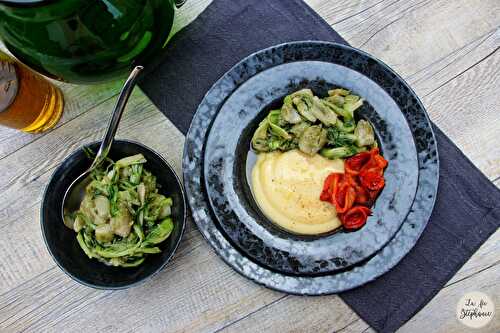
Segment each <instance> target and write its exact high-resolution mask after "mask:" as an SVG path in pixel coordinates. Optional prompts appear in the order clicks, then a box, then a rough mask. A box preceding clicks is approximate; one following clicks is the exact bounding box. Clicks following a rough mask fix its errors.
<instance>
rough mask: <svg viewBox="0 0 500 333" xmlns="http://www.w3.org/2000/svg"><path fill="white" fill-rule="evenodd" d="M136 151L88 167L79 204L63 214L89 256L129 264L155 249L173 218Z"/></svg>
mask: <svg viewBox="0 0 500 333" xmlns="http://www.w3.org/2000/svg"><path fill="white" fill-rule="evenodd" d="M146 162H147V161H146V159H145V158H144V156H143V155H142V154H137V155H133V156H128V157H125V158H122V159H120V160H118V161H116V162H113V161H111V160H109V159H108V160H107V162H106V163H104V165H101V166H100V167H98V168H96V169H95V170H93V171H92V174H91V177H92V181H91V183H90V184H89V185H88V186H87V188H86V190H85V196H84V198H83V200H82V202H81V204H80V209H79V210H78V211H76V212H73V213H72V214H68V215H67V216H65V221H64V224H65V225H66V226H68V227H71V228H72V229H73V230H74V231H75V232H76V233H77V236H76V239H77V241H78V244H79V245H80V247H81V248H82V250H83V251H84V252H85V254H86V255H87V256H88V257H89V258H96V259H97V260H99V261H101V262H103V263H105V264H107V265H111V266H120V267H135V266H138V265H140V264H141V263H143V262H144V259H145V257H146V255H148V254H155V253H160V252H161V250H160V248H159V247H158V246H157V245H158V244H160V243H161V242H163V241H164V240H166V239H167V238H168V237H169V236H170V234H171V232H172V230H173V229H174V224H173V222H172V219H171V218H170V215H171V207H172V204H173V202H172V199H171V198H167V197H165V196H164V195H162V194H160V193H158V186H157V184H156V177H155V176H154V175H153V174H152V173H151V172H149V171H148V170H146V169H145V168H144V164H145V163H146Z"/></svg>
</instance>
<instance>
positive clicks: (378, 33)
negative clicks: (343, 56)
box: [320, 0, 500, 75]
mask: <svg viewBox="0 0 500 333" xmlns="http://www.w3.org/2000/svg"><path fill="white" fill-rule="evenodd" d="M372 4H373V3H372V2H370V4H369V6H368V7H367V9H366V10H364V11H359V10H358V11H359V14H357V15H354V16H352V17H349V18H348V19H345V20H342V21H341V22H338V23H336V21H337V20H336V18H335V16H332V17H330V16H328V13H326V14H325V15H324V16H323V17H324V18H325V19H326V21H327V22H329V23H331V24H332V26H333V28H334V29H336V30H337V31H338V32H339V33H340V34H341V35H342V36H343V37H344V38H345V39H346V40H347V41H348V42H349V43H351V45H353V46H355V47H360V48H362V49H363V50H365V51H367V52H370V53H372V54H374V55H375V56H377V57H379V58H381V59H382V60H384V61H385V62H387V63H388V64H389V65H390V66H392V67H393V68H394V69H395V70H396V71H398V72H399V73H401V74H402V75H408V74H412V73H415V72H416V71H418V70H420V69H422V68H424V67H426V66H427V65H428V64H430V63H433V62H434V61H436V60H437V59H440V58H442V57H443V56H445V55H446V54H448V53H449V51H450V50H456V49H459V48H461V47H462V46H463V45H466V44H468V43H470V42H472V41H474V40H476V39H478V38H479V37H481V36H483V35H485V34H486V33H487V32H490V31H492V30H493V29H495V28H497V27H498V26H499V25H500V16H499V15H498V13H499V11H500V4H499V2H498V1H495V0H486V1H483V0H457V1H446V0H441V1H427V0H425V1H423V0H411V1H394V0H386V1H380V2H379V3H377V4H376V5H375V6H371V7H370V5H372ZM320 14H321V12H320Z"/></svg>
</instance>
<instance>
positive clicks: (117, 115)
mask: <svg viewBox="0 0 500 333" xmlns="http://www.w3.org/2000/svg"><path fill="white" fill-rule="evenodd" d="M143 69H144V67H142V66H136V67H135V68H134V69H133V70H132V72H131V73H130V75H129V77H128V78H127V81H125V84H124V85H123V88H122V90H121V91H120V95H119V96H118V101H117V102H116V105H115V108H114V110H113V115H112V116H111V119H110V120H109V124H108V129H107V130H106V134H105V135H104V138H103V140H102V142H101V146H100V147H99V151H98V152H97V154H96V157H95V159H94V162H93V163H92V165H91V167H90V170H92V169H94V168H95V167H97V166H98V165H99V164H100V163H101V162H102V161H103V160H104V159H105V158H106V157H107V156H108V153H109V149H110V148H111V144H112V143H113V139H114V138H115V134H116V130H117V129H118V123H119V122H120V119H121V117H122V114H123V110H125V105H126V104H127V101H128V98H129V97H130V94H131V93H132V90H134V87H135V84H136V82H137V77H138V76H139V73H140V72H141V71H142V70H143Z"/></svg>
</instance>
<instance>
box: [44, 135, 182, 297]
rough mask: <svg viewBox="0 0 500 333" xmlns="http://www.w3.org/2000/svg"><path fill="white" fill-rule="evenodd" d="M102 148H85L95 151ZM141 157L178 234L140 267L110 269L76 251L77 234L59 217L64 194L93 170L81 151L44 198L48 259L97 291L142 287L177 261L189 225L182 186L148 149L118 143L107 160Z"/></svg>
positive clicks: (64, 166)
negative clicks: (166, 200) (169, 204)
mask: <svg viewBox="0 0 500 333" xmlns="http://www.w3.org/2000/svg"><path fill="white" fill-rule="evenodd" d="M99 144H100V142H94V143H91V144H89V145H86V147H88V148H90V149H92V150H93V151H97V149H98V148H99ZM138 153H141V154H143V155H144V157H145V158H146V159H147V163H146V165H145V168H146V169H148V170H149V171H151V172H152V173H153V175H155V176H156V178H157V183H158V184H159V185H160V186H161V188H160V193H161V194H164V195H166V196H169V197H171V198H172V199H173V202H174V204H173V206H172V220H173V222H174V230H173V231H172V234H171V235H170V237H169V238H168V239H167V240H166V241H164V242H163V243H161V244H160V245H159V247H160V248H161V250H162V252H161V253H158V254H150V255H148V257H147V258H146V260H145V261H144V262H143V263H142V264H141V265H140V266H138V267H132V268H124V267H111V266H107V265H105V264H103V263H101V262H99V261H97V260H96V259H89V258H88V257H87V256H86V255H85V253H84V252H83V250H82V249H81V248H80V246H79V245H78V242H77V240H76V233H75V232H74V231H73V230H71V229H69V228H67V227H66V226H65V225H64V223H63V221H62V217H61V205H62V200H63V196H64V192H65V191H66V189H67V188H68V186H69V185H70V184H71V182H72V181H73V180H74V179H76V177H78V176H79V175H80V174H82V173H83V172H84V171H85V170H86V169H87V168H88V167H89V166H90V164H91V162H92V161H91V160H90V159H89V158H88V157H87V156H86V155H85V153H84V151H83V147H82V148H80V149H78V150H77V151H75V152H74V153H73V154H71V155H70V156H69V157H68V158H66V159H65V160H64V161H63V162H62V163H61V165H59V167H58V168H57V169H56V171H55V172H54V173H53V175H52V178H51V179H50V181H49V183H48V185H47V187H46V189H45V193H44V195H43V200H42V207H41V211H40V221H41V222H40V223H41V227H42V235H43V238H44V241H45V244H46V245H47V249H48V250H49V253H50V254H51V255H52V258H54V260H55V262H56V263H57V265H58V266H59V267H60V268H61V269H62V270H63V271H64V272H65V273H66V274H68V275H69V276H70V277H71V278H73V279H74V280H76V281H78V282H80V283H82V284H84V285H86V286H88V287H93V288H97V289H125V288H128V287H131V286H134V285H136V284H138V283H140V282H143V281H144V280H146V279H147V278H149V277H151V276H152V275H154V274H155V273H157V272H158V271H160V270H161V269H162V268H163V267H165V265H166V264H167V263H168V262H169V260H170V259H171V258H172V256H173V255H174V252H175V250H176V249H177V247H178V246H179V243H180V241H181V238H182V234H183V233H184V228H185V225H186V202H185V198H184V191H183V189H182V185H181V182H180V180H179V178H178V177H177V175H176V174H175V172H174V170H173V169H172V167H171V166H170V165H169V164H168V162H167V161H165V159H164V158H163V157H161V156H160V155H159V154H157V153H156V152H154V151H152V150H151V149H149V148H147V147H145V146H144V145H142V144H140V143H137V142H132V141H127V140H115V141H114V143H113V146H112V148H111V151H110V152H109V155H108V156H109V157H110V158H111V159H113V160H115V161H116V160H118V159H120V158H122V157H125V156H129V155H134V154H138Z"/></svg>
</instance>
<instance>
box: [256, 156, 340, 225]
mask: <svg viewBox="0 0 500 333" xmlns="http://www.w3.org/2000/svg"><path fill="white" fill-rule="evenodd" d="M332 172H341V173H342V172H344V161H343V160H341V159H337V160H329V159H327V158H324V157H322V156H320V155H318V154H315V155H314V156H309V155H306V154H304V153H302V152H300V151H299V150H290V151H288V152H285V153H281V152H271V153H261V154H259V155H258V158H257V162H256V164H255V166H254V167H253V170H252V190H253V194H254V197H255V200H256V201H257V204H258V205H259V207H260V209H261V210H262V211H263V212H264V214H265V215H266V216H267V217H268V218H269V219H270V220H271V221H273V222H274V223H276V224H277V225H279V226H280V227H282V228H283V229H286V230H288V231H290V232H293V233H297V234H306V235H313V234H320V233H325V232H328V231H332V230H334V229H336V228H338V227H340V226H341V222H340V220H339V219H338V217H337V214H336V212H335V208H334V207H333V206H332V205H331V204H330V203H328V202H323V201H320V200H319V195H320V193H321V190H322V188H323V182H324V180H325V178H326V177H327V176H328V175H329V174H330V173H332Z"/></svg>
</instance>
